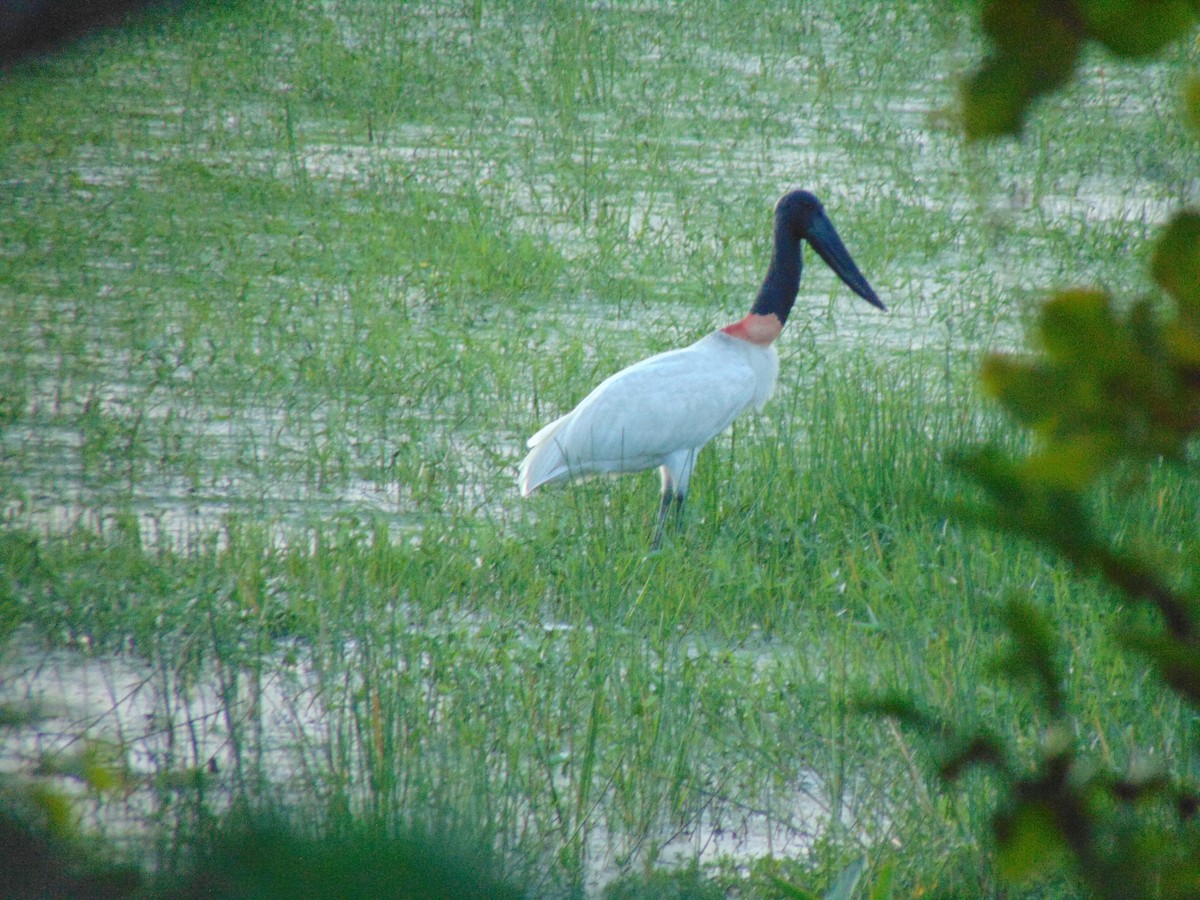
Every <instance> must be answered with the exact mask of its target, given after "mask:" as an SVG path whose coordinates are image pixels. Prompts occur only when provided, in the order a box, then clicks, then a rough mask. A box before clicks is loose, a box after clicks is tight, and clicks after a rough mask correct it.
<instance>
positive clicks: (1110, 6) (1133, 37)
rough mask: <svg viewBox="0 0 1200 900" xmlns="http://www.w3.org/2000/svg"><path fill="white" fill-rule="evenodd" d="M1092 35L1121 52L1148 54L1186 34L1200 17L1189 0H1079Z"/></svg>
mask: <svg viewBox="0 0 1200 900" xmlns="http://www.w3.org/2000/svg"><path fill="white" fill-rule="evenodd" d="M1078 8H1079V14H1080V16H1081V17H1082V18H1083V24H1084V28H1085V30H1086V31H1087V34H1088V36H1089V37H1092V38H1094V39H1096V40H1097V41H1099V42H1100V43H1102V44H1104V46H1106V47H1107V48H1108V49H1109V50H1111V51H1112V52H1113V53H1116V54H1117V55H1119V56H1146V55H1148V54H1151V53H1155V52H1156V51H1158V50H1161V49H1162V48H1163V47H1165V46H1166V45H1167V44H1169V43H1170V42H1171V41H1173V40H1175V39H1176V38H1180V37H1182V36H1183V35H1185V34H1186V33H1187V32H1188V31H1189V30H1190V29H1191V28H1192V26H1193V25H1195V22H1196V19H1195V15H1194V12H1193V10H1192V7H1191V3H1190V2H1189V0H1078Z"/></svg>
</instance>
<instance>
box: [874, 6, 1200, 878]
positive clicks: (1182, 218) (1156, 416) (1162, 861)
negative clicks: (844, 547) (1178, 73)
mask: <svg viewBox="0 0 1200 900" xmlns="http://www.w3.org/2000/svg"><path fill="white" fill-rule="evenodd" d="M1198 14H1200V4H1197V3H1195V2H1189V0H1158V2H1149V0H1142V2H1139V0H1071V2H1039V0H1016V2H1013V0H1010V2H1001V0H990V2H987V3H985V4H984V7H983V10H982V14H981V15H982V25H983V29H984V31H985V32H986V34H987V36H988V37H989V39H990V41H991V53H990V55H989V56H988V57H987V58H986V59H985V60H984V61H983V63H982V65H981V66H980V68H979V69H978V70H977V71H976V72H975V73H974V74H973V75H972V76H971V77H970V78H969V79H968V80H967V81H966V82H965V84H964V87H963V95H962V101H963V125H964V130H965V133H966V136H967V138H968V139H977V138H987V137H994V136H998V135H1010V134H1017V133H1019V131H1020V129H1021V126H1022V123H1023V120H1024V116H1025V114H1026V112H1027V111H1028V109H1029V107H1030V105H1031V104H1032V102H1033V101H1034V100H1035V99H1036V98H1037V97H1038V96H1040V95H1042V94H1045V93H1047V92H1049V91H1052V90H1054V89H1056V88H1058V87H1061V86H1062V85H1063V84H1064V83H1065V82H1066V81H1067V80H1069V78H1070V77H1071V75H1072V73H1073V72H1074V69H1075V65H1076V63H1077V61H1078V59H1079V56H1080V53H1081V50H1082V46H1083V44H1084V42H1085V41H1088V40H1092V41H1097V42H1099V43H1101V44H1103V45H1104V46H1105V47H1107V48H1108V50H1110V51H1111V52H1113V53H1116V54H1118V55H1121V56H1145V55H1148V54H1152V53H1154V52H1156V51H1158V50H1159V49H1161V48H1162V47H1163V46H1165V45H1166V44H1167V43H1168V42H1170V41H1172V40H1175V39H1177V38H1180V37H1181V36H1183V35H1185V34H1188V33H1189V32H1190V31H1191V30H1192V29H1193V28H1194V26H1195V24H1196V21H1197V15H1198ZM1181 109H1182V111H1183V115H1185V116H1186V117H1187V118H1188V120H1189V121H1190V122H1191V123H1192V124H1193V125H1200V80H1198V79H1197V78H1196V77H1192V78H1191V79H1190V80H1188V81H1187V82H1186V84H1185V86H1184V90H1183V103H1182V104H1181ZM1150 274H1151V276H1152V279H1153V281H1154V283H1155V284H1156V285H1157V288H1158V289H1159V290H1158V291H1155V290H1153V289H1152V288H1150V286H1148V289H1147V291H1146V293H1145V295H1144V296H1142V297H1139V298H1136V299H1133V300H1125V299H1122V298H1119V297H1116V296H1113V295H1112V294H1111V293H1109V292H1107V291H1104V290H1097V289H1091V288H1076V289H1070V290H1063V291H1059V292H1057V293H1054V294H1053V295H1052V296H1050V297H1049V299H1048V300H1047V301H1046V302H1045V303H1044V305H1043V306H1042V307H1041V309H1040V313H1039V316H1038V318H1037V321H1036V323H1035V326H1034V329H1033V345H1034V346H1033V348H1032V352H1031V353H1025V354H1012V353H994V354H991V355H989V356H988V357H987V358H986V359H985V360H984V361H983V365H982V370H981V373H980V379H981V382H982V386H983V388H984V391H985V393H986V394H987V395H988V396H990V397H991V398H993V399H994V400H995V401H996V402H998V403H999V404H1000V406H1001V407H1002V408H1003V409H1004V410H1005V412H1006V413H1007V414H1008V415H1009V416H1010V417H1011V419H1012V420H1013V421H1014V422H1016V423H1017V424H1018V425H1019V426H1020V427H1021V428H1022V429H1024V430H1025V431H1026V432H1027V433H1028V435H1029V437H1030V440H1029V441H1028V442H1027V446H1028V450H1027V452H1025V453H1024V455H1020V456H1014V455H1012V454H1011V453H1007V452H1005V451H1003V450H1001V449H1000V448H998V447H997V446H982V447H975V448H972V449H968V450H966V451H963V452H960V453H958V454H957V456H956V457H954V460H953V462H954V465H955V466H956V467H957V468H958V469H959V470H960V471H962V472H964V473H965V474H966V475H968V476H969V477H970V478H971V480H973V481H974V482H975V483H976V484H977V485H979V486H980V487H981V488H982V489H983V496H984V499H983V501H982V502H968V501H962V502H961V503H960V504H959V506H958V509H957V511H958V513H959V514H960V515H962V516H965V517H967V518H969V519H972V520H974V521H976V522H977V523H982V524H984V525H986V526H989V527H993V528H997V529H1001V530H1004V531H1008V532H1010V533H1014V534H1018V535H1021V536H1024V537H1026V538H1029V539H1030V540H1032V541H1034V542H1036V543H1038V544H1039V545H1042V546H1045V547H1047V548H1051V549H1053V550H1054V551H1056V552H1057V553H1059V554H1061V555H1062V556H1063V557H1065V558H1066V559H1067V560H1069V561H1070V562H1071V563H1072V564H1073V565H1074V566H1075V567H1076V568H1077V570H1079V572H1080V573H1081V574H1084V573H1086V574H1089V575H1092V576H1095V577H1099V578H1100V579H1102V580H1103V581H1104V582H1106V583H1107V584H1108V585H1109V586H1110V587H1111V588H1112V590H1111V592H1110V595H1111V596H1112V597H1113V599H1114V603H1115V605H1116V606H1119V607H1128V608H1129V612H1128V613H1127V614H1124V615H1116V616H1114V619H1113V621H1114V623H1119V626H1118V627H1117V628H1116V629H1115V631H1116V634H1115V638H1116V640H1117V642H1118V643H1119V644H1120V645H1121V646H1123V647H1125V648H1126V649H1127V650H1128V651H1129V652H1130V653H1132V654H1134V655H1136V656H1139V657H1141V658H1142V659H1144V660H1146V661H1148V662H1149V664H1150V666H1151V669H1152V671H1153V672H1154V673H1156V674H1157V676H1158V677H1159V678H1161V679H1162V681H1163V682H1164V683H1165V684H1166V685H1167V686H1168V688H1169V690H1170V691H1173V692H1175V694H1176V695H1178V697H1180V698H1181V699H1182V701H1183V702H1185V703H1187V704H1190V705H1191V706H1192V707H1193V708H1198V707H1200V591H1198V589H1197V587H1196V586H1197V585H1200V562H1198V561H1197V560H1195V559H1194V558H1192V556H1191V555H1189V554H1188V553H1186V552H1184V553H1181V552H1174V553H1170V552H1165V550H1164V548H1155V547H1153V546H1150V545H1149V542H1148V541H1143V542H1140V543H1139V542H1137V541H1131V540H1128V539H1127V536H1124V535H1118V534H1111V533H1108V532H1107V530H1106V528H1105V527H1104V526H1103V525H1101V524H1100V519H1099V517H1098V516H1097V515H1096V514H1095V512H1094V509H1095V508H1096V506H1097V505H1098V503H1097V501H1098V499H1099V498H1100V497H1101V496H1103V495H1104V494H1105V493H1106V492H1108V493H1111V492H1113V491H1114V490H1115V489H1119V491H1120V492H1122V494H1123V495H1126V496H1127V497H1131V498H1134V502H1138V499H1139V498H1138V491H1139V488H1141V487H1144V486H1145V485H1146V484H1147V483H1148V480H1147V478H1146V477H1145V476H1146V473H1147V472H1148V470H1149V469H1150V468H1151V467H1154V466H1162V465H1167V466H1174V467H1178V468H1180V469H1181V470H1182V471H1183V472H1184V473H1185V474H1186V473H1188V472H1191V471H1192V469H1193V467H1194V461H1193V459H1194V451H1193V449H1192V445H1193V443H1194V439H1195V437H1196V435H1197V432H1198V431H1200V213H1198V212H1196V211H1194V210H1181V211H1179V212H1177V213H1176V214H1175V215H1174V216H1173V217H1172V218H1171V220H1170V221H1169V222H1168V223H1167V225H1166V226H1165V227H1164V228H1163V229H1162V231H1161V233H1160V234H1159V235H1158V236H1157V239H1156V241H1155V245H1154V248H1153V256H1152V261H1151V272H1150ZM1140 499H1141V500H1144V501H1145V503H1146V504H1147V505H1149V504H1150V503H1152V499H1151V498H1149V497H1141V498H1140ZM1114 611H1115V610H1114ZM1003 614H1004V625H1005V628H1006V632H1007V634H1008V644H1007V647H1006V648H1005V649H1004V650H1003V651H1002V652H1001V653H1000V654H999V656H998V658H997V660H996V665H995V671H996V673H997V674H998V675H1000V676H1003V677H1005V678H1007V679H1008V680H1010V681H1011V682H1013V683H1014V684H1016V685H1019V686H1020V687H1021V688H1022V689H1025V690H1028V691H1029V692H1030V694H1031V695H1032V696H1033V697H1034V698H1035V699H1036V706H1035V709H1036V710H1037V713H1036V715H1037V721H1036V722H1033V723H1031V726H1032V727H1031V729H1030V731H1029V732H1028V733H1030V734H1033V735H1035V737H1033V739H1032V740H1029V741H1027V742H1024V743H1023V746H1019V747H1018V746H1013V745H1012V743H1013V742H1012V741H1009V740H1005V739H1002V738H1000V737H998V736H997V734H995V733H994V732H993V731H991V730H990V729H988V728H987V727H986V726H979V725H972V726H961V725H959V724H957V723H954V722H950V721H947V720H945V719H944V718H942V717H941V716H939V715H938V714H937V713H934V712H930V711H927V710H925V709H922V708H921V707H920V706H919V704H918V703H917V702H915V701H914V700H912V699H911V698H909V697H906V696H889V697H885V698H883V699H877V700H874V701H872V702H870V703H869V704H868V707H869V708H870V709H871V710H872V711H873V712H875V713H877V714H882V715H887V716H891V717H893V718H895V719H897V720H899V721H900V722H902V723H904V724H906V725H908V726H910V727H911V728H912V729H914V730H915V731H917V732H918V733H921V734H923V735H925V736H926V737H927V738H929V739H930V744H931V747H932V748H933V755H934V756H935V758H936V760H937V766H938V771H939V773H940V774H941V776H942V777H943V778H945V779H947V780H957V779H959V778H961V777H962V776H963V775H964V773H965V772H967V771H968V770H970V769H981V770H983V771H985V772H988V773H990V774H991V776H993V778H994V779H995V782H996V784H997V786H998V800H997V805H996V809H995V813H994V816H993V832H994V838H995V843H994V847H995V853H996V867H997V870H998V873H999V875H1000V876H1001V877H1002V878H1004V879H1005V880H1007V881H1008V882H1010V883H1015V884H1028V883H1030V882H1033V881H1038V880H1046V879H1061V878H1063V877H1066V878H1067V879H1069V880H1070V881H1072V882H1073V883H1074V884H1076V885H1078V886H1080V887H1082V888H1084V889H1085V890H1086V892H1087V893H1088V895H1090V896H1097V897H1112V898H1136V897H1159V898H1176V897H1177V898H1184V897H1196V896H1200V816H1198V815H1197V810H1198V808H1200V790H1198V788H1197V785H1196V778H1195V772H1194V765H1195V762H1194V760H1195V754H1194V752H1191V753H1189V752H1188V751H1186V750H1185V751H1184V752H1181V753H1179V754H1176V755H1171V754H1168V753H1164V752H1163V748H1157V747H1144V748H1143V747H1136V746H1132V747H1131V748H1130V752H1129V756H1128V758H1127V759H1126V760H1124V761H1123V762H1122V763H1117V762H1112V763H1109V762H1105V761H1102V760H1103V757H1101V758H1100V759H1098V758H1097V754H1095V753H1093V752H1089V747H1090V745H1091V744H1092V743H1093V734H1094V730H1093V729H1092V727H1091V724H1090V723H1088V722H1083V721H1080V719H1079V717H1077V716H1076V715H1075V714H1074V713H1073V711H1072V710H1071V709H1070V708H1069V704H1068V703H1067V702H1066V700H1065V699H1064V698H1065V696H1066V694H1065V692H1064V685H1065V683H1066V679H1067V678H1068V677H1069V673H1068V672H1067V671H1066V670H1065V667H1064V666H1063V664H1062V659H1063V658H1064V656H1065V653H1066V648H1067V647H1069V646H1070V638H1069V636H1068V635H1063V634H1061V633H1060V626H1058V625H1057V624H1056V623H1055V622H1054V621H1053V620H1052V618H1051V616H1050V614H1049V613H1048V612H1047V611H1046V610H1044V609H1042V608H1040V607H1038V606H1035V605H1034V604H1033V603H1031V602H1030V601H1028V600H1026V599H1024V598H1023V597H1012V598H1010V599H1009V601H1008V602H1007V605H1006V606H1005V607H1004V611H1003ZM1130 689H1131V690H1138V689H1139V688H1138V687H1137V686H1136V685H1134V684H1132V683H1131V685H1130ZM1188 739H1189V735H1180V742H1181V745H1183V746H1185V747H1186V746H1188ZM1160 759H1165V760H1167V761H1166V762H1162V763H1160V762H1157V761H1155V762H1147V761H1148V760H1160Z"/></svg>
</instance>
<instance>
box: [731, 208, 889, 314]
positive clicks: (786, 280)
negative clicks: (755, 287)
mask: <svg viewBox="0 0 1200 900" xmlns="http://www.w3.org/2000/svg"><path fill="white" fill-rule="evenodd" d="M802 240H804V241H808V243H809V244H810V245H811V246H812V248H813V249H814V250H816V251H817V254H818V255H819V256H820V257H821V259H823V260H825V262H826V264H828V266H829V268H831V269H833V271H834V272H836V273H837V275H838V277H839V278H841V279H842V281H843V282H845V283H846V286H847V287H849V288H850V290H852V291H854V293H856V294H858V295H859V296H860V297H862V298H863V299H864V300H866V301H867V302H868V303H870V304H871V305H872V306H877V307H879V308H880V309H885V308H886V307H884V305H883V303H881V302H880V300H879V297H878V295H876V293H875V290H874V289H873V288H872V287H871V285H870V284H868V282H867V279H866V278H864V277H863V274H862V272H860V271H859V270H858V266H857V265H855V263H854V260H853V258H852V257H851V256H850V251H848V250H847V249H846V245H845V244H843V243H842V239H841V238H840V237H839V236H838V233H837V229H835V228H834V227H833V223H832V222H831V221H829V217H828V216H827V215H826V214H825V208H824V207H823V206H822V205H821V201H820V200H818V199H817V196H816V195H815V194H812V193H810V192H809V191H791V192H790V193H787V194H784V195H783V196H782V197H780V198H779V202H778V203H776V204H775V252H774V255H773V256H772V258H771V268H770V269H768V270H767V277H766V278H765V279H764V280H763V285H762V288H761V289H760V290H759V292H758V298H757V299H756V300H755V301H754V307H753V309H752V310H751V311H752V312H755V313H760V314H767V313H773V314H775V315H777V316H778V317H779V319H780V321H781V322H786V321H787V317H788V313H790V312H791V309H792V304H793V303H795V301H796V293H797V291H798V290H799V289H800V270H801V267H802V260H801V258H800V241H802Z"/></svg>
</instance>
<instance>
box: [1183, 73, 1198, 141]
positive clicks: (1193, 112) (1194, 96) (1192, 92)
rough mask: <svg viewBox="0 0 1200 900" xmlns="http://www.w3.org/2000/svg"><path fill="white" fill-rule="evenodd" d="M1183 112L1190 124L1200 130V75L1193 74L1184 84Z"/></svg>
mask: <svg viewBox="0 0 1200 900" xmlns="http://www.w3.org/2000/svg"><path fill="white" fill-rule="evenodd" d="M1183 114H1184V119H1185V120H1186V121H1187V123H1188V124H1189V125H1191V126H1192V127H1193V128H1195V129H1196V130H1197V131H1200V75H1193V76H1191V77H1190V78H1189V79H1188V80H1187V83H1186V84H1185V85H1184V86H1183Z"/></svg>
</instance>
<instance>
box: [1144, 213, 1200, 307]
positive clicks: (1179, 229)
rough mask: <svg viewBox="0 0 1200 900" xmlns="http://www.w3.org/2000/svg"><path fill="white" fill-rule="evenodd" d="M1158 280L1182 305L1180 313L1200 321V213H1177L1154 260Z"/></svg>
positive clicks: (1163, 236) (1155, 278)
mask: <svg viewBox="0 0 1200 900" xmlns="http://www.w3.org/2000/svg"><path fill="white" fill-rule="evenodd" d="M1150 271H1151V272H1152V273H1153V275H1154V280H1155V281H1157V282H1158V284H1159V286H1160V287H1162V289H1163V290H1164V291H1166V292H1167V293H1168V294H1170V295H1171V297H1172V298H1174V300H1175V302H1176V303H1177V304H1178V305H1179V315H1180V316H1181V317H1182V318H1183V319H1184V321H1186V322H1187V323H1189V324H1190V325H1192V326H1193V327H1195V326H1196V325H1197V324H1200V213H1197V212H1195V211H1192V210H1187V211H1184V212H1181V213H1177V214H1176V215H1175V217H1174V218H1173V219H1171V221H1170V222H1169V223H1168V224H1167V227H1166V230H1165V231H1164V232H1163V234H1162V236H1161V237H1160V238H1159V239H1158V244H1157V245H1156V246H1155V248H1154V256H1153V258H1152V259H1151V261H1150Z"/></svg>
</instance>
